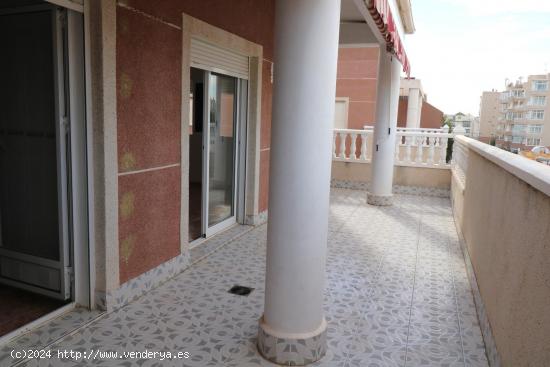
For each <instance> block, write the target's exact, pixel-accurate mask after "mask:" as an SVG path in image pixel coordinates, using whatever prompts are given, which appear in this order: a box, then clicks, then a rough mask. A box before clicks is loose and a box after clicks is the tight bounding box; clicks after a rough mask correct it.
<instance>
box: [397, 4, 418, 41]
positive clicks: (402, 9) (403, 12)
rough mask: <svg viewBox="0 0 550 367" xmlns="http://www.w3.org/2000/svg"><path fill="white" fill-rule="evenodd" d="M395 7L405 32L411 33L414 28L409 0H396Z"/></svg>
mask: <svg viewBox="0 0 550 367" xmlns="http://www.w3.org/2000/svg"><path fill="white" fill-rule="evenodd" d="M397 7H398V8H399V15H400V16H401V21H402V23H403V29H404V30H405V34H413V33H414V32H415V31H416V28H415V27H414V19H413V14H412V8H411V0H397Z"/></svg>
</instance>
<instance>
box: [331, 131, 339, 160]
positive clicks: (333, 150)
mask: <svg viewBox="0 0 550 367" xmlns="http://www.w3.org/2000/svg"><path fill="white" fill-rule="evenodd" d="M337 135H338V133H337V132H336V131H335V132H334V133H333V134H332V158H336V157H337V155H336V136H337Z"/></svg>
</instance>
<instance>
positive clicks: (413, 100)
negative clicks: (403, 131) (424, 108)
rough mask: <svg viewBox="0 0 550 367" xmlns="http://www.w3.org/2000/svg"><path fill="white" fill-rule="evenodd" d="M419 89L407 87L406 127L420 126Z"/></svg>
mask: <svg viewBox="0 0 550 367" xmlns="http://www.w3.org/2000/svg"><path fill="white" fill-rule="evenodd" d="M419 99H420V89H418V88H411V89H409V97H408V100H407V127H408V128H418V127H420V111H419V107H420V101H419Z"/></svg>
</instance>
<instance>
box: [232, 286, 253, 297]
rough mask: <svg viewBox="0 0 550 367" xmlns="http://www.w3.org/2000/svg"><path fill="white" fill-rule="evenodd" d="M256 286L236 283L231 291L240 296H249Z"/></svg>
mask: <svg viewBox="0 0 550 367" xmlns="http://www.w3.org/2000/svg"><path fill="white" fill-rule="evenodd" d="M253 290H254V288H249V287H245V286H242V285H234V286H233V287H232V288H231V289H230V290H229V293H233V294H236V295H238V296H248V295H249V294H250V293H251V292H252V291H253Z"/></svg>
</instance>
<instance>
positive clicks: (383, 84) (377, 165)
mask: <svg viewBox="0 0 550 367" xmlns="http://www.w3.org/2000/svg"><path fill="white" fill-rule="evenodd" d="M401 69H402V66H401V63H400V62H399V60H397V59H396V58H395V57H394V56H392V55H391V54H389V53H387V52H381V54H380V61H379V65H378V75H379V76H378V88H377V96H376V123H375V125H374V139H373V147H372V148H373V149H372V175H371V177H372V179H371V186H370V189H369V192H368V194H367V202H368V203H369V204H372V205H391V204H392V184H393V165H394V160H395V131H396V128H397V107H398V103H399V83H400V75H401ZM409 104H410V101H409Z"/></svg>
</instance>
